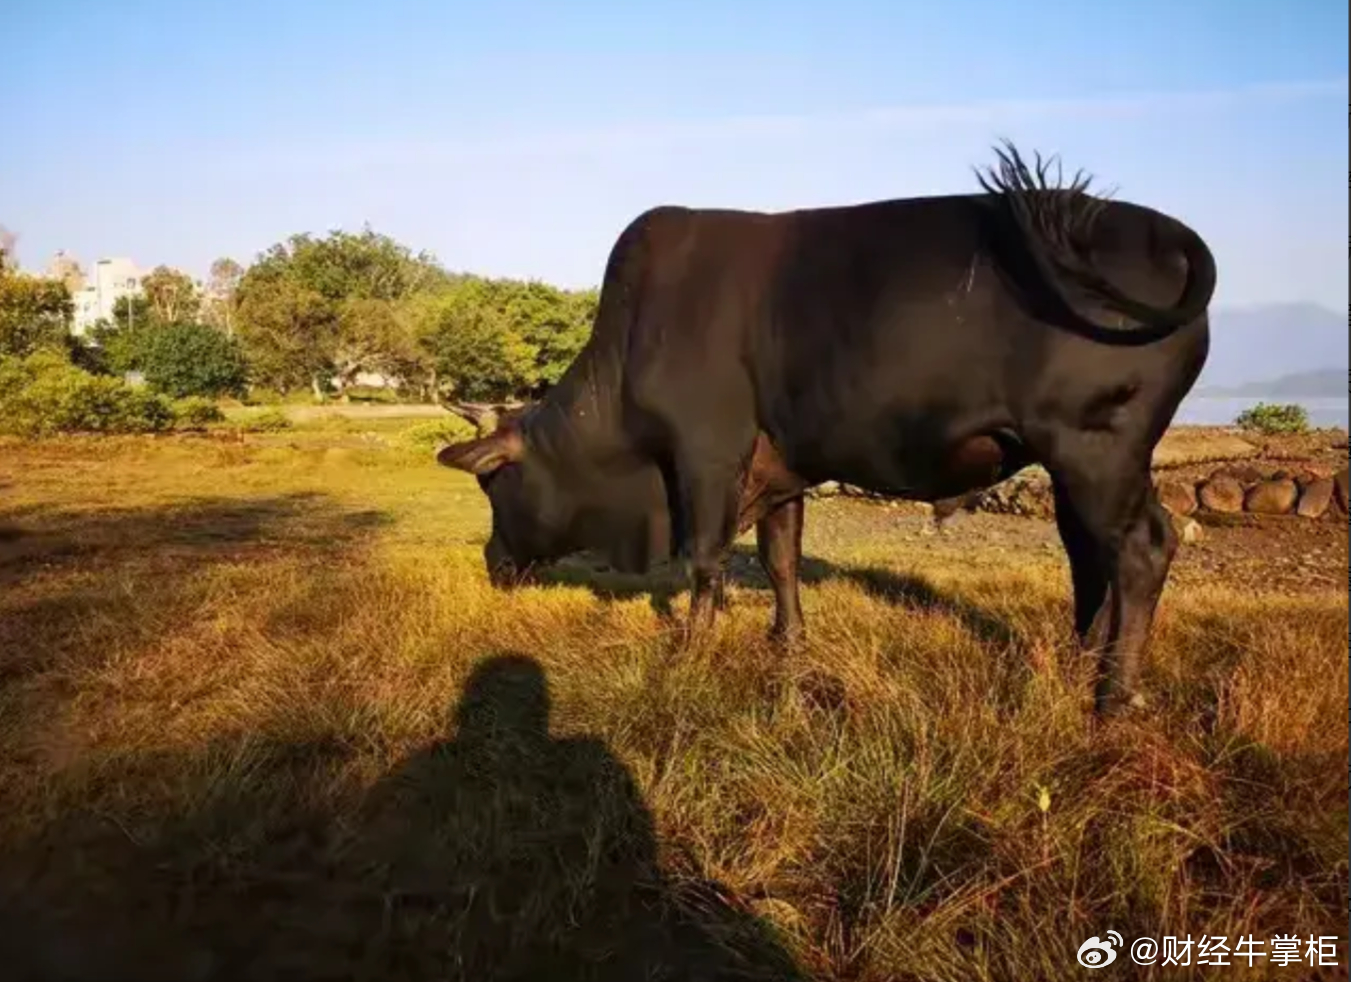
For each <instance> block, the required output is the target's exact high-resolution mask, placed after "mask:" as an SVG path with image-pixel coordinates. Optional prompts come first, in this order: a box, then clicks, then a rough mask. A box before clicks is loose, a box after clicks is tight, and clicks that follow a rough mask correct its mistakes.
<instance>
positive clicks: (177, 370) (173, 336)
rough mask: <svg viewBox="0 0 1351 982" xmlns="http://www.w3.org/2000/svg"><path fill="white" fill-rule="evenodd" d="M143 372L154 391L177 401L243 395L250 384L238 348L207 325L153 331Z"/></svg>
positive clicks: (144, 355)
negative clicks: (198, 397)
mask: <svg viewBox="0 0 1351 982" xmlns="http://www.w3.org/2000/svg"><path fill="white" fill-rule="evenodd" d="M141 371H142V373H143V374H144V375H145V380H146V383H147V384H148V385H149V386H150V387H151V388H152V389H154V390H155V391H156V392H163V393H164V394H165V395H168V396H171V397H173V398H175V399H182V398H185V397H186V396H208V397H212V398H219V397H221V396H226V395H243V394H244V390H245V386H246V384H247V382H248V365H247V363H246V362H245V360H244V352H243V351H242V349H241V348H240V346H239V344H238V343H237V342H236V341H235V340H234V339H233V338H230V337H227V336H226V335H224V334H223V333H221V332H220V331H218V330H216V329H215V328H214V327H210V326H208V325H206V324H166V325H163V326H158V327H155V328H153V329H152V330H151V331H150V333H149V335H148V336H147V338H146V342H145V346H144V349H143V350H142V352H141Z"/></svg>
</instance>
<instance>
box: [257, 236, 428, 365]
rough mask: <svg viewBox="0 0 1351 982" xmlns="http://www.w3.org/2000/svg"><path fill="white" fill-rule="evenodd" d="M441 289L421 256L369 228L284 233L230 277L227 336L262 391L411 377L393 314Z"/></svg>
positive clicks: (418, 356)
mask: <svg viewBox="0 0 1351 982" xmlns="http://www.w3.org/2000/svg"><path fill="white" fill-rule="evenodd" d="M449 282H451V278H450V277H449V276H448V274H446V272H445V271H444V270H442V269H441V268H440V267H439V266H438V265H437V264H436V263H435V261H434V260H433V259H432V257H431V256H429V255H428V254H426V253H419V254H417V255H414V254H413V253H411V252H410V251H409V250H408V249H407V248H405V247H404V246H402V245H400V244H399V243H397V242H395V241H394V240H393V239H391V238H389V237H388V236H384V235H380V234H377V233H376V232H373V231H371V230H370V229H369V228H367V229H364V230H363V231H362V232H361V233H349V232H342V231H335V232H331V233H329V235H328V236H326V237H324V238H322V239H319V238H314V237H312V236H310V235H293V236H291V237H290V238H289V239H288V240H287V241H286V242H283V243H277V244H276V245H274V246H272V248H270V249H269V250H268V251H267V252H266V253H264V254H263V255H262V256H260V257H259V259H258V261H257V262H255V263H254V264H253V265H252V266H251V267H249V269H248V270H247V271H246V272H245V273H244V275H243V276H242V277H241V278H240V281H239V285H238V288H237V291H236V306H235V316H236V319H237V329H238V332H239V336H240V338H241V340H242V341H243V342H244V346H245V350H246V351H247V353H248V355H249V358H250V362H251V364H252V365H253V366H254V369H255V376H256V377H257V378H259V379H261V380H265V381H266V382H267V383H268V384H270V385H274V386H276V387H277V388H280V389H283V390H284V389H287V388H291V387H294V386H296V385H298V384H300V381H301V379H305V380H307V381H308V382H309V383H310V384H311V385H312V386H313V387H314V388H315V390H316V391H320V390H322V389H323V388H324V387H325V385H326V384H327V383H329V382H330V381H334V382H336V384H337V385H338V386H339V387H345V386H347V385H349V384H350V383H351V381H352V380H353V379H354V378H355V377H356V375H357V374H359V373H360V372H364V371H371V372H382V373H390V372H392V371H394V370H396V368H402V369H404V370H407V369H409V368H413V369H415V370H416V369H417V367H418V366H419V364H420V363H421V362H422V361H425V356H424V355H423V353H422V352H421V350H420V349H418V347H417V345H416V344H415V339H414V336H413V334H412V322H411V321H410V319H409V318H408V317H406V316H404V315H403V314H402V313H401V312H400V307H401V306H402V305H403V304H405V303H406V302H407V301H409V300H410V299H411V298H413V297H414V296H417V295H419V294H421V293H425V292H429V291H432V290H435V289H440V288H444V286H445V285H446V284H447V283H449Z"/></svg>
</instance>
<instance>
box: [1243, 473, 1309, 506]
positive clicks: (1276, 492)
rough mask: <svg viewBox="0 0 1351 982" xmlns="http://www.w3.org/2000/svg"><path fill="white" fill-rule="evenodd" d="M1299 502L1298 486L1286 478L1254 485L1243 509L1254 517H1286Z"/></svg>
mask: <svg viewBox="0 0 1351 982" xmlns="http://www.w3.org/2000/svg"><path fill="white" fill-rule="evenodd" d="M1298 500H1299V485H1297V484H1296V483H1295V482H1294V481H1292V480H1290V478H1288V477H1284V478H1281V479H1280V480H1274V481H1263V482H1262V483H1261V484H1257V485H1254V486H1253V488H1252V490H1250V491H1249V492H1248V496H1247V498H1246V499H1245V500H1244V502H1243V504H1244V508H1245V509H1246V510H1247V511H1250V512H1252V513H1253V514H1254V515H1288V514H1290V512H1291V511H1293V510H1294V507H1295V502H1296V501H1298Z"/></svg>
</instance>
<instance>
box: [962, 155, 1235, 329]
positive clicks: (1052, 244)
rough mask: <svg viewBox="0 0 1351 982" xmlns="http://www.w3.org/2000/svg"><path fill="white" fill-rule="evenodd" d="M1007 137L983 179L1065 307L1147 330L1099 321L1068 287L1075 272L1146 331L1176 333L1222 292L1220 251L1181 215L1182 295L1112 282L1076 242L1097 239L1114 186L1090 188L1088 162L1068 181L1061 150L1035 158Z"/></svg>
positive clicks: (1081, 281)
mask: <svg viewBox="0 0 1351 982" xmlns="http://www.w3.org/2000/svg"><path fill="white" fill-rule="evenodd" d="M1003 143H1004V146H1003V148H1002V149H1001V148H999V147H996V148H994V152H995V154H996V155H997V156H998V157H999V165H998V167H997V168H996V167H989V168H987V169H986V170H985V171H984V173H982V172H981V171H979V170H977V172H976V179H977V180H978V181H979V182H980V185H981V187H982V188H984V189H985V190H986V191H987V192H988V193H990V194H992V195H994V196H996V197H997V198H999V199H1000V200H1001V201H1003V202H1004V204H1005V206H1006V207H1007V208H1008V210H1009V212H1010V213H1011V215H1012V217H1013V219H1014V221H1015V223H1016V224H1017V226H1018V228H1019V230H1020V232H1021V233H1022V236H1023V239H1024V241H1025V243H1026V245H1027V248H1028V253H1029V255H1030V258H1031V260H1032V262H1033V264H1034V265H1035V267H1036V271H1037V273H1038V275H1039V276H1040V277H1041V278H1042V279H1043V280H1044V281H1045V284H1046V285H1047V286H1048V287H1049V288H1050V289H1051V290H1052V291H1053V292H1054V293H1055V295H1056V296H1057V298H1058V299H1059V300H1060V302H1061V303H1062V304H1063V305H1064V307H1065V309H1066V310H1068V311H1071V312H1073V313H1074V315H1075V317H1076V318H1077V319H1079V320H1081V321H1084V322H1085V323H1086V325H1087V326H1088V327H1090V328H1092V329H1093V331H1094V332H1095V333H1098V334H1102V335H1105V336H1117V337H1120V336H1122V335H1123V334H1125V335H1132V334H1138V333H1140V332H1139V331H1130V330H1125V331H1123V330H1122V329H1121V328H1119V327H1112V326H1108V325H1105V324H1098V323H1096V322H1094V321H1092V320H1090V319H1088V318H1086V317H1085V316H1084V315H1083V314H1081V313H1079V312H1078V311H1077V310H1076V308H1075V307H1074V304H1073V302H1072V301H1071V299H1070V298H1069V296H1068V295H1067V294H1066V291H1065V287H1064V281H1065V280H1066V279H1068V280H1071V281H1073V282H1074V283H1076V284H1077V285H1078V286H1080V287H1082V288H1084V289H1086V290H1087V291H1089V292H1090V293H1093V294H1095V295H1096V296H1098V297H1099V298H1100V299H1101V300H1102V301H1103V302H1104V304H1105V305H1106V306H1109V307H1111V308H1113V309H1115V310H1117V311H1119V312H1120V313H1122V314H1125V315H1126V316H1127V317H1130V318H1132V319H1134V320H1136V321H1137V322H1139V324H1140V325H1141V328H1143V332H1144V333H1146V334H1150V335H1166V334H1169V333H1171V332H1172V331H1173V330H1175V329H1176V328H1179V327H1182V326H1184V325H1186V324H1190V323H1191V322H1193V321H1194V320H1196V319H1197V318H1198V317H1200V316H1201V315H1202V314H1203V313H1205V311H1206V308H1207V307H1208V306H1209V305H1210V300H1211V297H1212V296H1213V295H1214V292H1215V283H1216V275H1217V273H1216V266H1215V257H1214V255H1213V254H1212V253H1211V251H1210V248H1209V247H1208V246H1207V245H1206V243H1205V240H1204V239H1202V238H1201V236H1199V235H1198V234H1196V232H1195V231H1194V230H1192V229H1191V228H1188V227H1187V226H1186V225H1183V224H1182V223H1180V222H1179V223H1178V230H1179V232H1180V235H1181V247H1182V250H1183V252H1184V254H1185V256H1186V259H1187V285H1186V287H1185V288H1184V289H1183V291H1182V296H1181V298H1180V299H1179V300H1178V302H1177V303H1176V304H1174V305H1173V306H1171V307H1155V306H1153V305H1152V304H1147V303H1144V302H1143V301H1140V300H1136V299H1135V298H1133V297H1130V296H1128V295H1127V294H1125V293H1123V292H1122V291H1121V290H1119V289H1118V288H1117V287H1115V286H1113V285H1112V284H1111V283H1110V282H1109V281H1108V280H1107V279H1106V278H1105V277H1104V276H1103V275H1102V274H1101V273H1100V272H1099V271H1098V270H1096V269H1094V268H1093V267H1092V265H1091V264H1090V263H1088V262H1087V261H1085V260H1084V259H1082V258H1081V257H1080V252H1079V250H1078V249H1077V248H1076V246H1077V244H1079V243H1085V242H1089V241H1091V236H1092V230H1093V225H1094V223H1095V222H1096V221H1097V219H1098V216H1099V215H1101V214H1102V211H1103V209H1104V208H1106V207H1107V205H1108V204H1109V203H1110V192H1108V193H1107V194H1105V195H1097V194H1092V193H1090V192H1089V186H1090V184H1091V183H1092V177H1091V175H1088V174H1086V173H1085V172H1084V171H1082V170H1079V171H1076V172H1075V174H1074V177H1073V178H1072V179H1071V180H1070V183H1069V184H1068V185H1066V184H1064V180H1063V171H1062V168H1061V166H1060V162H1059V158H1058V157H1055V156H1052V157H1051V158H1049V159H1046V160H1043V159H1042V156H1041V154H1040V153H1036V154H1035V155H1034V162H1033V163H1032V165H1031V166H1029V165H1028V163H1027V162H1026V161H1025V160H1024V159H1023V158H1022V155H1021V154H1019V152H1018V150H1017V148H1016V147H1014V145H1013V144H1012V143H1011V142H1009V141H1007V140H1005V141H1003ZM1053 167H1054V171H1055V173H1054V180H1052V168H1053Z"/></svg>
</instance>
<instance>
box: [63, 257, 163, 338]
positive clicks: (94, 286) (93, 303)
mask: <svg viewBox="0 0 1351 982" xmlns="http://www.w3.org/2000/svg"><path fill="white" fill-rule="evenodd" d="M145 273H146V271H144V270H142V269H141V268H140V267H138V266H137V265H136V264H135V263H134V262H132V261H131V260H130V259H100V260H99V261H98V262H96V263H95V264H94V268H93V269H92V270H90V272H89V276H88V279H87V280H86V282H85V285H84V287H83V288H82V289H80V290H77V291H75V293H74V299H75V318H74V321H73V322H72V324H71V332H72V333H73V334H75V335H77V336H78V335H81V334H84V333H85V332H86V331H88V330H89V328H91V327H93V326H94V324H95V323H96V322H98V321H100V320H106V321H112V319H113V304H115V303H117V301H118V299H119V298H121V297H139V296H141V280H142V279H143V278H144V276H145Z"/></svg>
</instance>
